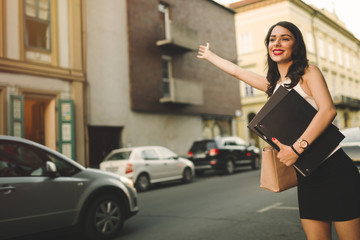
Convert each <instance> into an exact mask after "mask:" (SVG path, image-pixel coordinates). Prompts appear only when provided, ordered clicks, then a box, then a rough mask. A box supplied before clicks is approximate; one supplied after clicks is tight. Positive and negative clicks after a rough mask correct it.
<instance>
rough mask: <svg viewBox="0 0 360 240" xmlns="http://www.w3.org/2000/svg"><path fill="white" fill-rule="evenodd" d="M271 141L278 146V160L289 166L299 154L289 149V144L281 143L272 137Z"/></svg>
mask: <svg viewBox="0 0 360 240" xmlns="http://www.w3.org/2000/svg"><path fill="white" fill-rule="evenodd" d="M272 141H273V142H274V143H275V144H276V145H277V146H278V147H279V148H280V151H279V153H278V155H277V157H278V158H279V160H280V162H282V163H283V164H285V165H286V166H288V167H289V166H291V165H293V164H294V163H295V162H296V161H297V160H298V158H299V156H298V155H297V154H296V153H295V152H294V151H293V150H292V149H291V147H290V146H288V145H285V144H282V143H281V142H280V141H279V140H277V139H276V138H272Z"/></svg>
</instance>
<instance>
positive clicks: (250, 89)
mask: <svg viewBox="0 0 360 240" xmlns="http://www.w3.org/2000/svg"><path fill="white" fill-rule="evenodd" d="M244 84H245V96H247V97H248V96H254V88H253V87H252V86H250V85H249V84H246V83H244Z"/></svg>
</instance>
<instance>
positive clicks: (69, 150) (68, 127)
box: [59, 99, 76, 161]
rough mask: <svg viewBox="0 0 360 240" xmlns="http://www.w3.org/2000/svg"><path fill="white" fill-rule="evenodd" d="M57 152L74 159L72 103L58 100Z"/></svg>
mask: <svg viewBox="0 0 360 240" xmlns="http://www.w3.org/2000/svg"><path fill="white" fill-rule="evenodd" d="M59 152H61V153H62V154H64V155H65V156H67V157H69V158H71V159H73V160H75V161H76V159H75V124H74V102H73V101H72V100H61V99H60V100H59Z"/></svg>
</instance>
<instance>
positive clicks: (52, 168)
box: [46, 161, 58, 177]
mask: <svg viewBox="0 0 360 240" xmlns="http://www.w3.org/2000/svg"><path fill="white" fill-rule="evenodd" d="M46 173H47V175H49V176H50V177H57V176H58V173H57V169H56V165H55V163H53V162H50V161H47V162H46Z"/></svg>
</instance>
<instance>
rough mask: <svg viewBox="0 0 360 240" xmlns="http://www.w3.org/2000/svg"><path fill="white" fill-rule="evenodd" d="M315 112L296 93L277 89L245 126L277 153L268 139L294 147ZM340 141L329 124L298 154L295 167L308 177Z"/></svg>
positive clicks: (334, 127) (339, 134) (340, 138)
mask: <svg viewBox="0 0 360 240" xmlns="http://www.w3.org/2000/svg"><path fill="white" fill-rule="evenodd" d="M316 112H317V110H316V109H315V108H314V107H313V106H311V105H310V104H309V103H308V102H307V101H306V100H305V99H304V98H303V97H302V96H301V95H299V94H298V93H297V92H296V90H293V89H292V90H290V91H289V90H287V89H286V88H284V87H283V86H280V88H279V89H278V90H277V91H275V93H274V94H273V95H272V96H271V98H270V99H269V101H268V102H267V103H266V104H265V105H264V107H263V108H262V109H261V110H260V111H259V113H258V114H257V115H256V116H255V117H254V118H253V120H252V121H251V122H250V123H249V125H248V127H249V128H250V129H251V130H252V131H254V132H255V133H256V134H257V135H259V136H260V137H261V138H262V139H264V140H265V141H266V142H267V143H269V144H270V145H271V146H272V147H274V148H275V149H277V150H279V147H278V146H277V145H276V144H275V143H274V142H272V140H271V138H273V137H275V138H277V139H278V140H279V141H280V142H282V143H283V144H286V145H292V144H294V143H295V142H296V140H297V139H298V138H299V137H300V136H301V135H302V133H303V132H304V131H305V130H306V128H307V126H308V125H309V124H310V122H311V120H312V119H313V117H314V116H315V114H316ZM343 139H344V135H343V134H342V133H341V132H340V131H339V129H338V128H337V127H336V126H335V125H333V124H330V125H329V126H328V127H327V128H326V130H325V131H324V132H323V133H322V134H321V135H320V136H319V137H318V138H317V139H316V140H315V141H314V142H313V143H312V144H311V145H310V147H309V148H308V149H307V150H306V151H304V152H303V153H302V154H301V155H300V157H299V159H298V160H297V161H296V163H295V164H294V167H295V168H296V169H297V170H298V171H299V172H300V173H301V174H302V175H303V176H308V175H310V173H311V172H313V171H314V170H315V169H316V168H317V167H318V166H319V165H320V164H321V163H322V162H323V161H325V160H326V157H327V156H329V154H330V153H331V152H332V151H333V150H334V149H335V148H336V147H337V146H338V145H339V143H340V142H341V141H342V140H343Z"/></svg>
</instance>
